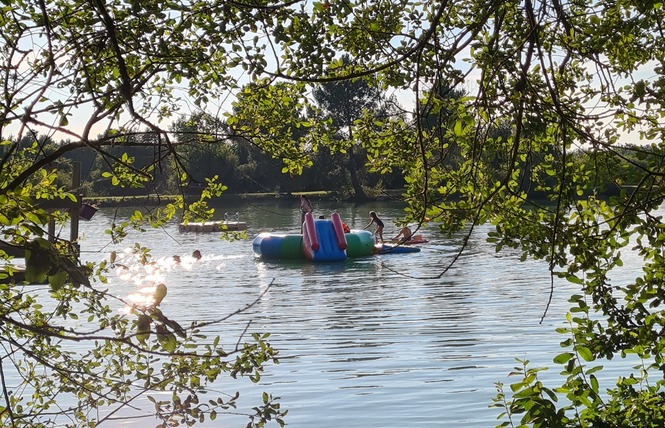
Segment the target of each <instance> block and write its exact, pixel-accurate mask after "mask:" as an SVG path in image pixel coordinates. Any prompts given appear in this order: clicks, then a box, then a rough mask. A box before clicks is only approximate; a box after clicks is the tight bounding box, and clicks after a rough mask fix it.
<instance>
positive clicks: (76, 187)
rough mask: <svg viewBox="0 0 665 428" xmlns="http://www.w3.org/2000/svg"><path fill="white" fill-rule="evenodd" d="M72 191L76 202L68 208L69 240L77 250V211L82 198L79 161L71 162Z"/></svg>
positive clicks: (79, 208) (79, 209)
mask: <svg viewBox="0 0 665 428" xmlns="http://www.w3.org/2000/svg"><path fill="white" fill-rule="evenodd" d="M72 192H74V193H75V194H76V204H75V205H74V206H73V207H71V208H70V209H69V217H70V228H69V242H71V243H72V244H74V248H76V249H77V252H78V248H79V245H78V240H79V212H80V211H81V201H82V199H83V195H82V194H81V162H73V163H72Z"/></svg>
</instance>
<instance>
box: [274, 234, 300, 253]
mask: <svg viewBox="0 0 665 428" xmlns="http://www.w3.org/2000/svg"><path fill="white" fill-rule="evenodd" d="M280 255H281V258H283V259H302V258H304V256H303V255H302V235H285V236H284V239H283V241H282V247H281V251H280Z"/></svg>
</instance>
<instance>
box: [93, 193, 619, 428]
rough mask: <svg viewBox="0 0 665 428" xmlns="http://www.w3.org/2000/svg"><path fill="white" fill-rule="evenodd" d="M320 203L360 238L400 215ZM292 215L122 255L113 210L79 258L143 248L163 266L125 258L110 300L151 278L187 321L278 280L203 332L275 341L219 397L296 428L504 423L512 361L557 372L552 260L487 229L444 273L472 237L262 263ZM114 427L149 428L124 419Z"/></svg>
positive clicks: (268, 211) (293, 222)
mask: <svg viewBox="0 0 665 428" xmlns="http://www.w3.org/2000/svg"><path fill="white" fill-rule="evenodd" d="M313 202H314V204H315V215H319V214H325V215H326V216H328V215H329V214H330V213H331V212H332V211H336V212H338V213H339V214H340V216H341V217H342V220H343V221H344V222H345V223H347V224H348V225H349V226H350V227H351V228H352V229H361V228H363V227H364V226H365V225H366V224H367V223H368V222H369V218H368V211H369V210H375V211H377V213H378V215H379V216H380V217H381V218H382V219H383V221H384V223H385V224H386V228H385V232H384V237H385V238H389V237H391V236H394V235H395V234H397V232H398V231H399V228H398V227H397V226H396V225H395V220H397V219H399V218H400V217H401V216H402V215H403V205H402V204H400V203H398V202H388V201H386V202H377V203H374V204H371V205H353V204H333V203H324V202H321V203H318V202H317V201H315V200H314V201H313ZM297 208H298V201H297V200H295V199H294V200H293V201H288V202H284V201H274V202H273V201H270V202H262V203H249V202H242V201H241V202H238V203H237V204H230V205H228V206H226V207H224V208H221V210H219V217H218V218H221V216H223V214H224V212H228V213H229V215H230V216H232V215H235V214H236V213H237V216H238V218H239V220H240V221H244V222H247V224H248V231H247V239H246V240H236V241H225V240H221V239H220V237H219V234H210V233H191V232H179V231H178V226H177V224H175V223H174V224H170V225H167V226H166V227H165V228H163V229H159V230H149V231H147V232H145V233H144V234H141V235H138V234H137V235H131V236H130V238H129V239H127V240H126V241H125V242H124V243H123V244H122V245H120V246H114V245H112V244H110V242H109V240H108V239H107V238H106V235H104V234H103V231H104V229H105V228H107V227H108V226H109V224H110V223H111V221H113V218H114V216H117V220H116V221H118V220H121V219H125V218H126V215H127V212H126V211H121V212H118V213H116V212H115V211H113V210H111V209H108V208H105V209H101V210H100V211H99V212H98V213H97V214H96V215H95V216H94V217H93V219H92V220H91V221H89V222H83V223H82V224H81V236H82V239H81V248H82V258H83V259H84V260H99V259H100V258H101V257H103V256H106V255H107V254H108V252H109V251H111V250H117V251H122V250H123V249H124V248H126V247H130V246H132V245H133V244H134V242H140V243H141V244H142V245H144V246H146V247H148V248H151V249H152V255H153V257H155V259H157V260H158V262H159V263H158V264H159V266H161V268H160V269H158V270H156V271H150V272H146V271H145V270H144V268H143V267H140V268H139V265H137V264H136V263H133V264H132V261H131V260H130V259H129V258H127V259H126V260H125V261H124V263H125V264H126V265H127V266H128V269H127V270H124V269H119V270H118V271H117V272H118V274H117V275H111V277H110V278H109V280H110V284H109V290H110V291H111V292H112V293H114V294H116V295H119V296H127V295H129V294H131V293H136V292H138V291H139V289H140V288H141V287H143V286H145V285H149V284H151V281H161V282H164V283H165V284H166V285H167V287H168V294H167V296H166V298H165V300H164V301H163V302H162V306H161V307H162V310H163V311H164V313H165V314H167V315H168V316H169V317H170V318H172V319H175V320H176V321H178V322H179V323H180V324H182V325H186V324H188V323H189V322H190V321H192V320H197V321H212V320H217V319H220V318H223V317H224V316H226V315H228V314H230V313H232V312H234V311H235V310H237V309H240V308H243V307H245V306H246V305H248V304H249V303H251V302H253V301H254V300H255V299H256V298H257V297H258V296H259V295H260V294H261V293H262V292H264V291H265V290H266V288H268V287H269V285H270V284H271V283H272V284H273V285H272V286H271V287H270V289H269V290H268V292H267V293H266V295H265V296H264V297H263V298H262V299H261V300H260V301H259V302H258V303H257V304H256V305H254V306H252V307H251V308H250V309H249V310H247V311H246V312H244V313H242V314H241V315H239V316H236V317H234V318H232V319H231V320H229V321H226V322H224V323H222V324H217V325H215V326H214V327H213V328H210V329H208V330H207V333H209V334H211V335H220V336H222V339H223V341H226V342H228V343H229V344H233V343H235V341H236V340H237V338H238V335H239V334H240V333H241V332H242V330H243V329H244V328H245V327H246V325H247V323H248V322H250V321H251V325H250V328H249V332H269V333H271V334H272V336H271V338H270V342H271V344H272V345H273V346H274V347H275V348H276V349H277V350H278V351H279V358H280V364H278V365H268V366H266V370H265V374H264V375H263V377H262V379H261V382H260V383H259V384H258V385H252V384H251V383H249V382H245V381H242V380H241V381H237V382H231V381H230V380H227V379H226V378H224V379H223V382H221V384H220V385H215V386H214V389H215V390H223V391H225V392H229V393H231V392H234V391H235V390H240V391H241V393H242V394H243V396H244V399H243V401H242V403H245V404H246V405H250V406H251V405H253V404H258V403H259V400H260V393H261V392H262V391H267V392H270V393H271V394H273V395H274V396H278V397H281V400H280V402H281V404H282V406H283V408H286V409H288V410H289V414H288V415H287V417H286V422H287V424H288V426H289V427H292V428H306V427H319V428H326V427H330V428H332V427H335V428H337V427H383V428H387V427H410V428H413V427H432V426H437V427H490V426H496V425H497V424H498V423H499V422H500V421H497V420H496V417H497V415H498V414H499V412H500V411H499V410H498V409H492V408H489V407H488V406H489V405H491V404H492V400H491V399H492V397H494V396H495V394H496V389H495V383H496V382H503V383H505V384H506V390H509V388H508V386H507V385H508V384H509V383H511V382H514V381H515V380H516V379H512V378H508V374H509V373H510V372H511V371H512V370H513V367H515V366H516V365H518V364H517V363H516V361H515V358H521V359H528V360H529V361H530V362H531V367H541V366H551V365H552V358H553V357H554V356H555V355H557V354H558V353H560V352H561V348H560V347H559V342H560V341H561V340H562V339H563V338H562V337H561V336H560V335H558V334H556V333H555V332H554V329H555V328H556V327H561V326H562V325H563V320H564V315H565V312H566V310H567V308H568V304H567V302H566V299H567V298H568V296H569V295H570V294H571V293H572V291H573V290H574V289H573V288H572V286H571V285H569V284H566V283H564V282H560V281H557V282H556V283H555V287H554V292H553V297H552V304H551V306H550V308H549V310H548V313H547V317H546V318H545V320H544V322H543V323H542V324H541V323H540V321H541V317H542V316H543V313H544V311H545V310H546V308H547V302H548V300H549V298H550V277H549V274H548V270H547V264H546V263H545V262H536V261H527V262H523V263H520V262H519V257H518V256H519V255H518V254H517V253H515V252H510V251H505V252H501V253H498V254H497V253H495V251H494V248H493V247H492V246H491V245H490V244H488V243H487V242H486V241H485V234H486V233H487V231H488V230H489V226H480V227H477V228H476V229H475V230H474V232H473V233H472V235H471V239H470V240H469V243H468V246H467V248H466V250H465V252H464V253H463V254H462V256H461V257H460V258H459V259H458V260H457V261H456V262H455V264H454V265H453V266H452V267H450V269H448V270H447V271H445V270H446V268H447V267H448V265H449V264H450V263H451V262H452V260H453V259H454V258H455V256H456V254H457V252H458V251H459V249H460V245H461V243H462V238H463V236H464V235H463V234H462V233H460V234H458V235H456V236H455V237H453V238H452V239H446V238H445V237H444V236H443V235H442V234H441V233H439V232H438V231H437V228H436V226H435V225H433V224H427V225H426V226H425V227H424V228H423V229H421V230H420V231H419V232H418V233H421V234H422V235H423V236H424V238H425V239H427V240H428V241H429V242H428V243H426V244H424V245H422V246H421V248H422V251H421V252H420V253H410V254H386V255H379V256H372V257H367V258H359V259H349V260H347V261H345V262H338V263H327V264H312V263H307V262H304V261H303V262H300V261H290V262H274V261H271V262H267V261H261V260H258V259H257V258H256V257H255V256H254V254H253V252H252V239H253V238H254V237H255V236H256V235H257V234H258V233H260V232H264V231H266V232H279V233H295V232H297V231H299V226H298V221H299V213H298V211H297ZM373 227H374V226H371V230H373ZM197 249H198V250H200V251H201V253H202V255H203V258H202V259H201V260H198V261H195V260H194V259H192V258H191V257H189V255H191V254H192V252H193V251H194V250H197ZM173 255H180V256H181V259H182V263H181V264H180V265H174V264H172V263H171V261H172V256H173ZM121 263H123V261H121ZM444 271H445V273H444ZM626 364H627V363H625V362H624V363H619V366H621V365H623V366H625V365H626ZM553 368H554V370H549V371H547V372H544V373H543V375H542V378H543V379H545V380H548V379H550V380H553V381H554V382H558V381H559V378H558V371H559V368H558V367H553ZM618 374H619V371H618V369H617V365H616V364H615V365H614V368H613V367H608V368H606V369H605V370H603V371H602V372H601V373H600V378H601V382H603V381H606V382H611V381H613V379H614V378H616V377H617V376H618ZM558 385H560V383H551V384H548V386H550V387H554V386H558ZM608 386H611V383H609V384H608ZM145 404H146V409H147V410H146V412H149V410H150V406H149V405H148V402H147V400H146V401H145ZM220 420H221V422H220ZM224 422H226V425H225V426H244V425H245V424H246V422H247V421H246V420H245V419H239V418H238V417H234V416H228V417H221V418H218V420H217V421H216V422H215V423H209V424H207V425H200V426H220V424H223V423H224ZM117 426H133V427H139V426H141V427H143V426H151V424H147V421H146V420H139V421H131V420H130V421H124V422H118V425H117ZM197 426H199V425H197ZM274 426H277V425H276V424H274Z"/></svg>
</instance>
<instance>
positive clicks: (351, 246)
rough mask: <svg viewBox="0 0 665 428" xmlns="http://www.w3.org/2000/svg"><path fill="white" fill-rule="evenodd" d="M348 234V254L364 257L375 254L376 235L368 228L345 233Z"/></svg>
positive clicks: (349, 255)
mask: <svg viewBox="0 0 665 428" xmlns="http://www.w3.org/2000/svg"><path fill="white" fill-rule="evenodd" d="M344 235H345V236H346V245H347V247H346V256H347V257H364V256H371V255H372V254H374V250H375V248H374V235H373V234H372V232H370V231H368V230H352V231H351V233H345V234H344Z"/></svg>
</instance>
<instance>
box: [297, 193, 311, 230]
mask: <svg viewBox="0 0 665 428" xmlns="http://www.w3.org/2000/svg"><path fill="white" fill-rule="evenodd" d="M312 211H313V208H312V203H311V202H310V201H309V199H308V198H307V196H305V195H300V230H301V232H302V224H303V223H304V222H305V214H307V213H311V212H312Z"/></svg>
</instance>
